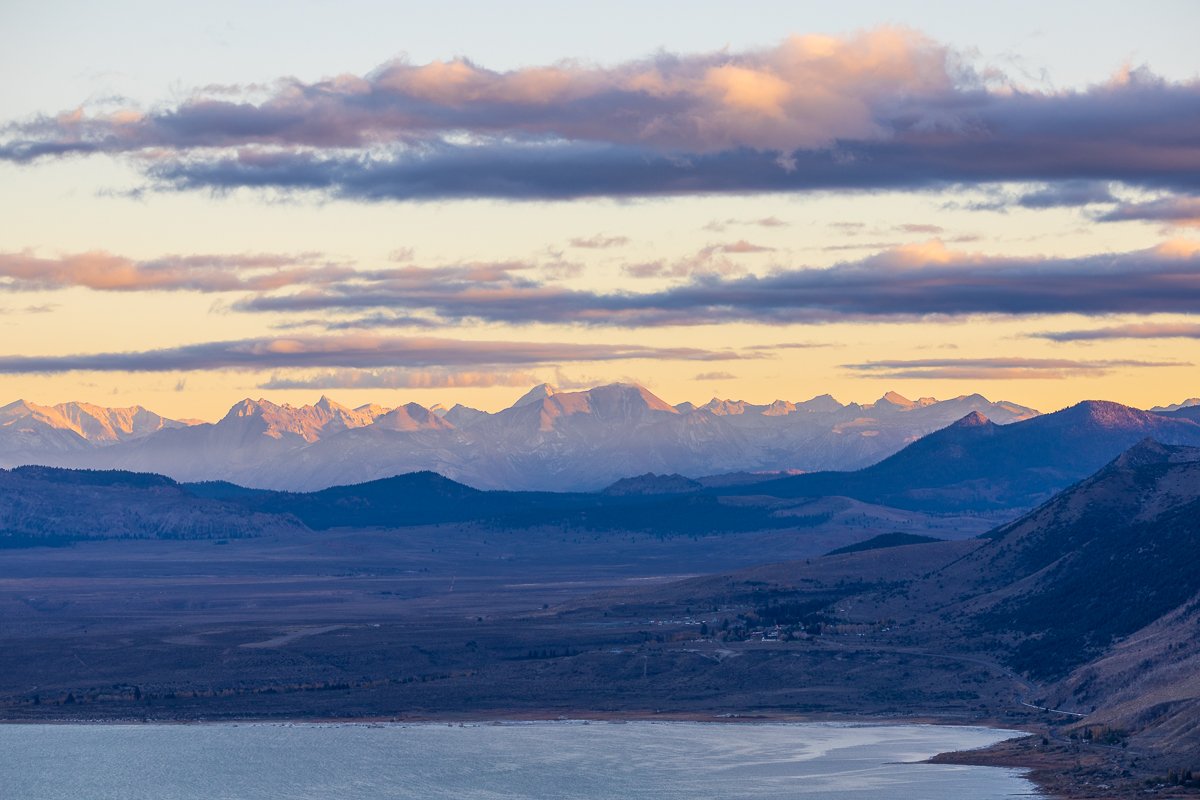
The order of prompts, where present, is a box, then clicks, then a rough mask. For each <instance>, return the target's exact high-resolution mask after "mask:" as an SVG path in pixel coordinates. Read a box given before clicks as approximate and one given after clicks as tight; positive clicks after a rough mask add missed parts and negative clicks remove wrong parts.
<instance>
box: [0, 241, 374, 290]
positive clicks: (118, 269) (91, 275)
mask: <svg viewBox="0 0 1200 800" xmlns="http://www.w3.org/2000/svg"><path fill="white" fill-rule="evenodd" d="M316 260H317V258H316V256H314V255H313V254H300V255H296V256H283V255H263V254H248V255H190V256H165V257H163V258H160V259H155V260H152V261H135V260H133V259H130V258H126V257H124V256H118V255H114V254H112V253H107V252H104V251H100V250H95V251H91V252H87V253H75V254H71V255H64V256H58V257H54V258H46V257H39V256H35V255H33V254H32V253H30V252H28V251H25V252H20V253H0V287H3V288H4V289H9V290H13V289H18V290H41V289H62V288H68V287H73V286H80V287H85V288H88V289H95V290H97V291H109V292H135V291H154V290H159V291H195V292H229V291H270V290H272V289H280V288H283V287H285V286H294V285H297V284H312V283H329V282H332V281H334V280H344V279H346V278H348V277H350V276H351V275H352V274H353V270H351V269H349V268H347V267H344V266H339V265H334V264H321V265H316V264H314V263H313V262H314V261H316Z"/></svg>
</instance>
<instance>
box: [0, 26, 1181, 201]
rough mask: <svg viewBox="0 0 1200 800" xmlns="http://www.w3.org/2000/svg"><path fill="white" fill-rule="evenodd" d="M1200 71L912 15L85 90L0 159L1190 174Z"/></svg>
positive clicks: (216, 175) (571, 176) (698, 181)
mask: <svg viewBox="0 0 1200 800" xmlns="http://www.w3.org/2000/svg"><path fill="white" fill-rule="evenodd" d="M1197 141H1200V82H1197V81H1191V82H1180V83H1171V82H1167V81H1164V80H1162V79H1160V78H1157V77H1155V76H1154V75H1152V74H1150V73H1148V72H1147V71H1145V70H1133V71H1126V72H1125V73H1123V74H1122V75H1120V76H1119V77H1118V78H1116V79H1114V80H1112V81H1109V82H1107V83H1104V84H1097V85H1094V86H1092V87H1089V88H1087V89H1086V90H1081V91H1064V92H1044V91H1030V90H1022V89H1020V88H1019V87H1015V86H1013V85H1011V84H1006V85H998V84H997V82H995V81H994V80H992V79H991V78H989V79H988V80H985V79H983V78H982V77H981V76H980V75H979V74H977V73H976V72H975V71H973V70H972V69H971V68H970V67H969V66H968V65H967V63H966V60H965V59H964V57H963V56H962V55H960V54H958V53H956V52H954V51H953V50H951V49H949V48H947V47H945V46H943V45H941V44H938V43H937V42H933V41H931V40H929V39H928V38H926V37H924V36H922V35H920V34H918V33H914V32H912V31H906V30H897V29H890V28H884V29H878V30H874V31H869V32H866V33H862V34H858V35H855V36H850V37H846V38H831V37H816V36H794V37H791V38H788V39H786V40H784V41H783V42H782V43H780V44H779V45H777V46H775V47H771V48H765V49H760V50H747V51H743V52H736V53H733V52H728V51H724V50H723V51H718V52H713V53H700V54H690V55H668V54H661V55H658V56H655V57H653V58H649V59H644V60H638V61H631V62H627V63H624V64H618V65H616V66H612V67H595V66H587V65H581V64H575V63H560V64H554V65H549V66H541V67H528V68H523V69H518V70H512V71H508V72H499V71H494V70H488V69H486V68H484V67H481V66H479V65H477V64H474V63H473V62H471V61H468V60H455V61H450V62H432V63H429V64H424V65H413V64H409V63H405V62H392V63H388V64H384V65H382V66H381V67H380V68H378V69H377V70H375V71H374V72H372V73H370V74H368V75H366V76H351V75H341V76H337V77H333V78H329V79H327V80H323V81H319V82H316V83H305V82H301V81H297V80H294V79H289V80H284V81H280V82H279V84H278V85H277V86H276V87H275V88H274V89H273V90H272V91H270V92H269V93H267V94H266V95H265V96H263V95H262V94H261V92H256V91H255V90H250V89H248V90H246V91H244V92H241V93H238V92H237V91H235V92H234V93H233V94H232V95H231V94H230V93H229V92H227V91H223V92H220V93H209V94H204V93H203V92H201V93H198V94H196V95H195V96H193V97H191V98H189V99H187V100H185V101H184V102H182V103H178V104H176V105H173V106H172V105H166V106H163V107H161V108H156V109H154V110H150V111H145V110H141V109H131V108H122V109H117V110H106V111H103V112H89V111H85V110H83V109H77V110H75V111H70V112H64V113H60V114H57V115H45V116H42V117H38V118H36V119H32V120H26V121H17V122H11V123H9V124H8V125H6V126H5V127H4V128H3V129H0V159H4V160H9V161H16V162H22V163H27V162H32V161H36V160H39V159H48V158H57V157H62V156H64V155H70V154H88V153H108V154H131V155H133V156H134V157H135V158H136V160H137V162H138V163H140V165H141V167H142V169H143V170H144V171H145V173H146V174H147V175H148V176H149V177H150V178H151V182H152V184H153V185H155V186H157V187H159V188H163V189H193V188H208V189H215V190H223V189H229V188H234V187H243V186H251V187H254V186H262V187H274V188H279V189H285V190H288V189H297V190H317V191H319V192H322V193H325V194H328V195H333V196H338V197H344V198H351V199H357V200H384V199H399V200H420V199H433V198H455V197H499V198H576V197H594V196H636V195H667V194H694V193H713V192H759V191H805V190H810V189H831V188H850V189H853V188H861V189H869V188H880V187H895V188H914V187H930V186H942V185H946V184H955V183H976V182H991V181H1015V180H1027V181H1051V182H1057V181H1064V180H1119V181H1124V182H1126V183H1129V184H1135V185H1145V186H1155V187H1164V188H1181V187H1192V188H1196V187H1197V186H1200V146H1198V145H1197Z"/></svg>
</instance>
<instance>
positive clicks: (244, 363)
mask: <svg viewBox="0 0 1200 800" xmlns="http://www.w3.org/2000/svg"><path fill="white" fill-rule="evenodd" d="M739 357H740V358H744V357H745V356H739V355H738V354H737V353H734V352H732V351H713V350H703V349H700V348H693V347H649V346H645V345H607V344H576V343H553V342H550V343H541V342H497V341H469V340H457V339H438V338H418V337H412V338H409V337H398V336H373V335H366V334H358V335H344V336H324V337H321V336H294V337H283V336H280V337H273V338H260V339H242V340H237V341H227V342H205V343H202V344H191V345H182V346H180V347H168V348H163V349H160V350H142V351H135V352H127V353H80V354H75V355H62V356H20V355H8V356H0V374H8V375H14V374H30V373H42V374H51V373H60V372H75V371H94V372H189V371H194V370H225V369H231V370H265V369H291V368H295V369H302V368H319V367H332V368H360V369H379V368H394V367H460V366H472V367H474V366H488V365H493V364H503V365H521V364H529V365H533V364H550V365H553V364H560V363H564V362H574V361H621V360H628V359H643V358H648V359H666V360H684V361H722V360H730V359H735V358H739Z"/></svg>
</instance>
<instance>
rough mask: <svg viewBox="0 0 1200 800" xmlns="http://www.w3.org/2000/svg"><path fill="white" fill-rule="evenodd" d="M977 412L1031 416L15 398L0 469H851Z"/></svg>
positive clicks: (888, 399)
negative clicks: (184, 406)
mask: <svg viewBox="0 0 1200 800" xmlns="http://www.w3.org/2000/svg"><path fill="white" fill-rule="evenodd" d="M972 411H978V412H980V413H982V414H985V415H986V416H987V417H988V418H989V419H990V420H992V421H993V422H995V423H998V424H1006V423H1011V422H1016V421H1019V420H1025V419H1030V418H1032V417H1035V416H1036V415H1037V412H1036V411H1034V410H1033V409H1030V408H1026V407H1024V406H1020V405H1016V404H1014V403H1008V402H992V401H990V400H988V399H987V398H985V397H983V396H981V395H978V394H974V395H966V396H962V397H956V398H953V399H950V400H944V401H938V400H935V399H933V398H921V399H919V400H909V399H907V398H905V397H902V396H900V395H898V394H896V393H894V392H889V393H887V394H886V395H884V396H883V397H881V398H880V399H879V400H878V401H876V402H874V403H871V404H867V405H860V404H857V403H850V404H842V403H839V402H837V401H836V400H834V399H833V398H832V397H830V396H829V395H821V396H818V397H814V398H812V399H810V400H806V401H803V402H790V401H783V400H777V401H775V402H773V403H770V404H766V405H755V404H751V403H746V402H744V401H741V400H720V399H716V398H714V399H713V400H711V401H709V402H708V403H706V404H704V405H700V406H697V405H694V404H692V403H681V404H679V405H676V406H673V405H670V404H668V403H667V402H665V401H663V400H662V399H660V398H658V397H656V396H655V395H653V394H652V393H651V392H649V391H648V390H647V389H645V388H644V387H641V386H638V385H634V384H612V385H608V386H600V387H596V388H593V389H589V390H586V391H574V392H560V391H558V390H556V389H555V388H553V387H551V386H549V385H541V386H538V387H535V388H534V389H532V390H530V391H529V392H528V393H526V394H525V395H524V396H523V397H521V398H520V399H519V400H518V401H517V402H516V403H514V404H513V405H512V406H510V407H509V408H506V409H504V410H502V411H499V412H496V413H488V412H484V411H479V410H477V409H473V408H468V407H466V406H463V405H455V406H453V407H452V408H449V409H444V408H433V409H430V408H425V407H423V406H421V405H418V404H416V403H409V404H407V405H403V406H399V407H396V408H385V407H383V406H379V405H363V406H359V407H358V408H348V407H345V406H342V405H340V404H338V403H336V402H334V401H332V400H330V399H329V398H326V397H322V398H321V399H320V401H319V402H317V403H316V404H314V405H306V406H301V407H298V408H297V407H293V406H289V405H277V404H275V403H272V402H270V401H267V400H261V399H260V400H249V399H247V400H243V401H241V402H240V403H238V404H236V405H235V406H234V407H233V408H232V409H230V411H229V413H228V414H226V415H225V417H223V418H222V419H221V420H220V421H218V422H216V423H212V424H209V423H198V424H197V423H188V422H184V421H176V420H169V419H165V418H163V417H161V416H159V415H157V414H154V413H152V412H149V411H147V410H145V409H143V408H140V407H136V406H135V407H133V408H128V409H104V408H100V407H98V406H91V405H87V404H83V403H66V404H62V405H59V406H54V407H44V406H36V405H33V404H31V403H26V402H23V401H18V402H16V403H12V404H10V405H8V406H5V407H3V408H0V466H14V465H20V464H48V465H55V466H68V467H79V468H93V469H125V470H134V471H139V472H154V473H160V474H163V475H168V476H170V477H172V478H175V479H177V480H182V481H203V480H228V481H232V482H234V483H238V484H241V485H244V486H250V487H257V488H270V489H284V490H291V491H309V490H315V489H322V488H325V487H329V486H335V485H343V484H351V483H358V482H363V481H369V480H374V479H378V478H384V477H389V476H392V475H396V474H401V473H407V472H416V471H421V470H431V471H434V472H437V473H439V474H441V475H444V476H447V477H450V478H453V479H455V480H458V481H462V482H464V483H467V484H469V485H471V486H475V487H478V488H482V489H536V490H551V491H574V490H595V489H599V488H602V487H604V486H607V485H609V484H611V483H613V482H614V481H616V480H619V479H621V478H625V477H629V476H630V475H633V474H640V473H644V472H647V471H650V472H655V473H660V472H661V473H679V474H683V475H687V476H690V477H698V476H706V475H716V474H720V473H733V472H752V473H753V472H785V471H793V472H794V471H811V470H846V469H857V468H860V467H864V466H866V465H868V464H872V463H874V462H876V461H878V460H879V459H881V458H884V457H886V456H888V455H891V454H892V453H894V452H896V451H897V450H899V449H900V448H902V447H904V446H905V445H906V444H908V443H910V442H913V441H915V440H916V439H918V438H920V437H921V436H924V435H925V434H927V433H930V432H931V431H935V430H938V429H940V428H943V427H945V426H947V425H949V424H951V423H952V422H954V421H955V420H957V419H960V418H961V417H963V416H964V415H966V414H968V413H970V412H972Z"/></svg>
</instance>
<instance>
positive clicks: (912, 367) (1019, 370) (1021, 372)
mask: <svg viewBox="0 0 1200 800" xmlns="http://www.w3.org/2000/svg"><path fill="white" fill-rule="evenodd" d="M842 366H843V367H844V368H845V369H849V370H852V371H854V372H856V373H861V374H869V375H872V376H873V377H878V378H894V379H902V380H903V379H916V380H1023V379H1031V380H1046V379H1053V380H1061V379H1064V378H1076V377H1084V376H1098V375H1107V374H1109V373H1111V372H1112V371H1113V370H1118V369H1128V368H1131V367H1133V368H1136V367H1186V366H1191V365H1190V364H1187V363H1184V362H1179V361H1140V360H1136V359H1132V360H1131V359H1118V360H1107V361H1075V360H1072V359H1067V358H931V359H917V360H903V361H868V362H866V363H862V364H843V365H842Z"/></svg>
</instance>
